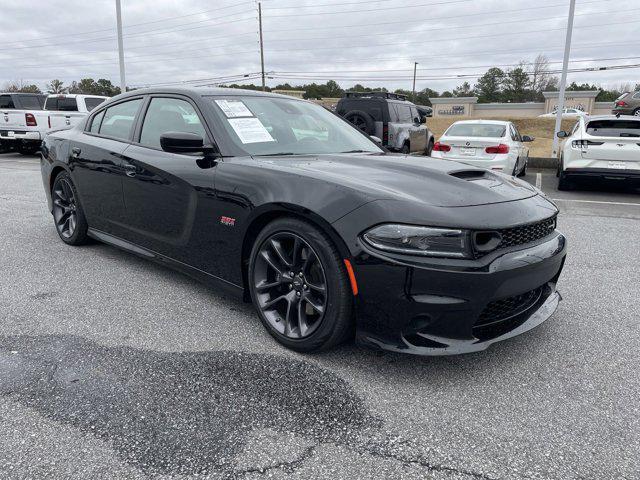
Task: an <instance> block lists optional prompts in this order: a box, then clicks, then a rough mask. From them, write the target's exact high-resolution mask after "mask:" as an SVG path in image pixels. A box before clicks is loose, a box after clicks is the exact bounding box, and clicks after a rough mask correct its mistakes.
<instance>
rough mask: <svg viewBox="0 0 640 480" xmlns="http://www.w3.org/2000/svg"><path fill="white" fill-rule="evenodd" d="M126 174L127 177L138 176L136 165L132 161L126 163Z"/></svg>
mask: <svg viewBox="0 0 640 480" xmlns="http://www.w3.org/2000/svg"><path fill="white" fill-rule="evenodd" d="M124 174H125V175H126V176H127V177H135V176H136V166H135V165H131V164H130V163H126V164H125V165H124Z"/></svg>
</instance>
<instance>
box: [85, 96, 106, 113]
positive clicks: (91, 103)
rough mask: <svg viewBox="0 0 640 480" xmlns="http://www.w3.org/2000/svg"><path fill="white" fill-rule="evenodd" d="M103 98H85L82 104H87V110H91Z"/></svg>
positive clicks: (102, 100)
mask: <svg viewBox="0 0 640 480" xmlns="http://www.w3.org/2000/svg"><path fill="white" fill-rule="evenodd" d="M104 100H105V99H104V98H85V99H84V104H85V105H86V106H87V111H89V112H90V111H91V110H93V109H94V108H96V107H97V106H98V105H100V104H101V103H102V102H104Z"/></svg>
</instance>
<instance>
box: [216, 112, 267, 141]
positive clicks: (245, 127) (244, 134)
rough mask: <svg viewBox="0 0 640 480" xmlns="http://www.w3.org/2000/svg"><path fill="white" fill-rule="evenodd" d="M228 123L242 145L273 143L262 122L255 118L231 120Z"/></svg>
mask: <svg viewBox="0 0 640 480" xmlns="http://www.w3.org/2000/svg"><path fill="white" fill-rule="evenodd" d="M228 122H229V124H230V125H231V127H232V128H233V130H234V131H235V132H236V134H237V135H238V137H239V138H240V141H241V142H242V143H260V142H275V140H274V139H273V137H272V136H271V134H270V133H269V132H268V131H267V129H266V128H264V125H262V122H260V120H258V119H257V118H255V117H251V118H231V119H229V120H228Z"/></svg>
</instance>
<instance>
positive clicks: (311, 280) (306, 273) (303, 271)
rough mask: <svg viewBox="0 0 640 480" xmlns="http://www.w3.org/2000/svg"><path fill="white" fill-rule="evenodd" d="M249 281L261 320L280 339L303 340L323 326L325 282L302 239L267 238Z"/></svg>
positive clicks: (314, 256) (290, 235)
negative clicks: (261, 315)
mask: <svg viewBox="0 0 640 480" xmlns="http://www.w3.org/2000/svg"><path fill="white" fill-rule="evenodd" d="M251 281H252V282H253V286H254V288H255V290H254V291H255V298H256V300H257V303H258V307H259V308H260V310H261V312H262V314H263V316H264V318H265V319H266V320H267V322H268V323H269V324H270V325H271V327H272V328H273V329H275V330H276V331H277V332H278V333H280V334H281V335H284V336H285V337H288V338H292V339H300V338H305V337H308V336H309V335H311V334H312V333H313V332H315V331H316V330H317V328H318V327H319V326H320V324H321V323H322V320H323V318H324V314H325V311H326V308H327V280H326V276H325V272H324V269H323V267H322V264H321V263H320V259H319V258H318V255H317V253H316V252H315V250H314V249H313V248H312V247H311V245H309V243H308V242H306V241H305V240H304V239H303V238H302V237H300V236H298V235H296V234H294V233H290V232H279V233H275V234H273V235H271V236H270V237H268V238H267V239H266V240H265V241H264V242H263V243H262V245H261V246H260V250H259V251H258V253H257V255H256V258H255V266H254V269H253V278H252V280H251Z"/></svg>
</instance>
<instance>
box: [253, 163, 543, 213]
mask: <svg viewBox="0 0 640 480" xmlns="http://www.w3.org/2000/svg"><path fill="white" fill-rule="evenodd" d="M255 159H256V160H258V162H259V163H260V166H261V167H263V168H269V169H274V170H281V171H284V172H288V173H292V174H296V175H302V176H305V177H312V178H315V179H318V180H321V181H325V182H330V183H333V184H337V185H340V186H343V187H347V188H350V189H354V190H358V191H360V192H362V193H366V194H367V196H368V197H369V198H370V199H371V200H382V199H392V200H403V201H414V202H420V203H425V204H428V205H432V206H440V207H464V206H473V205H487V204H492V203H501V202H511V201H514V200H521V199H524V198H529V197H532V196H535V195H537V192H536V190H535V189H534V188H533V187H532V186H531V185H529V184H528V183H526V182H524V181H521V180H518V179H516V178H513V177H509V176H507V175H503V174H500V173H495V172H491V171H489V170H486V169H483V168H477V167H472V166H469V165H465V164H462V163H458V162H452V161H449V160H440V159H435V158H431V157H412V156H396V155H378V154H374V155H367V154H364V155H362V154H335V155H305V156H295V157H292V156H283V157H276V156H270V157H255Z"/></svg>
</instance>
